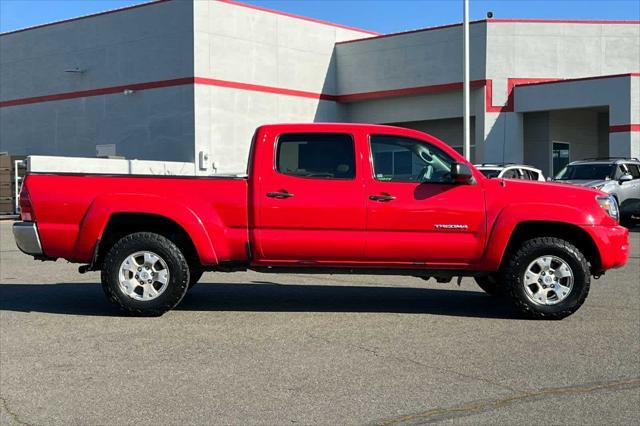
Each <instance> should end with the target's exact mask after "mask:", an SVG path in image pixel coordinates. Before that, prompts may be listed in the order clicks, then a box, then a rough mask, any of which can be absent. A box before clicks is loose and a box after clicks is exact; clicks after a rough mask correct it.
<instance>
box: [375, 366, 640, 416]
mask: <svg viewBox="0 0 640 426" xmlns="http://www.w3.org/2000/svg"><path fill="white" fill-rule="evenodd" d="M638 387H640V377H635V378H631V379H618V380H611V381H606V382H596V383H587V384H581V385H574V386H568V387H557V388H546V389H542V390H539V391H532V392H522V393H516V394H513V395H510V396H507V397H504V398H498V399H493V400H483V401H473V402H467V403H463V404H460V405H456V406H452V407H448V408H432V409H430V410H426V411H423V412H420V413H415V414H409V415H403V416H400V417H396V418H392V419H388V420H383V421H380V422H376V423H374V424H377V425H379V426H391V425H400V424H405V425H406V424H422V423H435V422H438V421H442V420H446V419H452V418H458V417H466V416H469V415H472V414H479V413H482V412H486V411H491V410H495V409H499V408H504V407H507V406H509V405H515V404H519V403H523V402H527V401H532V400H537V399H543V398H548V397H552V396H559V395H577V394H588V393H591V392H597V391H601V390H617V389H635V388H638Z"/></svg>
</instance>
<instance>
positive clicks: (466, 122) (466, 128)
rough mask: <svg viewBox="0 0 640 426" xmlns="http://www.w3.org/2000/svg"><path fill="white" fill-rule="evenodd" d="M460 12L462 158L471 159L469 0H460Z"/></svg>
mask: <svg viewBox="0 0 640 426" xmlns="http://www.w3.org/2000/svg"><path fill="white" fill-rule="evenodd" d="M462 14H463V40H464V41H463V44H464V47H463V51H464V59H463V62H462V63H463V67H464V78H463V83H462V95H463V109H464V112H463V115H462V117H463V118H462V120H463V137H464V148H463V153H464V158H466V159H467V160H469V161H471V135H470V132H471V118H470V117H469V115H470V107H469V0H462Z"/></svg>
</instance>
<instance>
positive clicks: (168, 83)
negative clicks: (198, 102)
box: [0, 77, 194, 108]
mask: <svg viewBox="0 0 640 426" xmlns="http://www.w3.org/2000/svg"><path fill="white" fill-rule="evenodd" d="M193 81H194V78H193V77H185V78H176V79H173V80H162V81H152V82H148V83H134V84H126V85H122V86H112V87H103V88H100V89H92V90H83V91H79V92H66V93H55V94H53V95H46V96H34V97H32V98H22V99H12V100H8V101H2V102H0V108H3V107H9V106H17V105H28V104H38V103H42V102H51V101H61V100H65V99H75V98H86V97H91V96H102V95H111V94H115V93H122V92H124V91H125V90H127V89H129V90H134V91H140V90H149V89H158V88H161V87H172V86H183V85H185V84H193Z"/></svg>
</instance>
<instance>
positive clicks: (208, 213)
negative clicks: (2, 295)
mask: <svg viewBox="0 0 640 426" xmlns="http://www.w3.org/2000/svg"><path fill="white" fill-rule="evenodd" d="M105 161H109V160H105ZM20 206H21V216H22V222H17V223H16V224H15V225H14V228H13V231H14V236H15V239H16V243H17V245H18V247H19V248H20V249H21V250H22V251H23V252H25V253H27V254H30V255H32V256H34V257H35V258H36V259H40V260H53V259H56V258H64V259H67V260H69V261H72V262H79V263H85V265H83V266H81V267H80V272H86V271H88V270H101V271H102V287H103V289H104V291H105V293H106V295H107V297H108V298H109V300H111V301H112V302H114V303H115V304H117V305H119V306H120V307H121V308H122V309H124V310H126V311H128V312H131V313H134V314H147V315H148V314H151V315H159V314H162V313H163V312H165V311H167V310H169V309H171V308H173V307H174V306H176V305H177V304H178V303H179V302H180V300H182V298H183V297H184V295H185V293H186V292H187V290H188V289H189V288H190V287H192V286H193V285H194V284H195V283H196V282H197V281H198V279H199V278H200V276H201V275H202V273H203V271H205V270H208V271H220V272H228V271H241V270H247V269H251V270H255V271H261V272H271V273H276V272H280V273H292V272H296V273H342V274H349V273H360V274H376V275H380V274H383V275H410V276H416V277H419V278H424V279H428V278H435V279H436V280H437V281H439V282H448V281H450V280H451V279H452V278H453V277H461V276H471V277H474V278H475V279H476V282H477V283H478V285H479V286H480V287H481V288H482V289H483V290H485V291H486V292H487V293H489V294H491V295H496V296H500V295H504V296H506V297H507V298H508V300H510V301H511V302H512V303H513V304H514V306H516V307H517V308H518V309H520V310H521V311H522V312H524V313H525V314H527V315H529V316H532V317H535V318H541V319H560V318H564V317H566V316H567V315H570V314H572V313H573V312H575V311H576V310H577V309H578V308H579V307H580V306H581V305H582V303H583V302H584V301H585V299H586V297H587V294H588V293H589V286H590V283H591V276H592V275H593V276H599V275H601V274H603V273H604V271H606V270H608V269H611V268H617V267H620V266H622V265H624V264H625V263H626V261H627V258H628V256H629V231H628V230H627V229H626V228H623V227H621V226H619V225H618V210H617V204H616V202H615V200H614V199H613V198H612V197H611V196H608V195H605V194H603V193H601V192H599V191H595V190H592V189H587V188H578V187H573V186H570V185H559V184H553V183H540V182H530V181H523V180H509V179H505V180H503V179H487V178H485V177H484V175H483V174H482V173H480V172H479V171H478V170H476V169H475V168H474V167H473V166H472V165H471V164H470V163H469V162H468V161H467V160H465V159H464V158H463V157H462V156H460V154H458V153H457V152H456V151H455V150H454V149H453V148H451V147H449V146H447V145H446V144H445V143H444V142H442V141H440V140H438V139H436V138H434V137H433V136H430V135H427V134H425V133H421V132H418V131H415V130H409V129H402V128H398V127H390V126H378V125H367V124H333V123H322V124H319V123H317V124H280V125H268V126H262V127H260V128H258V130H257V131H256V134H255V136H254V138H253V144H252V148H251V153H250V156H249V168H248V175H247V176H242V177H240V176H214V177H210V176H203V177H195V176H194V177H184V176H162V177H158V176H132V175H121V176H106V175H95V174H94V175H91V174H77V173H76V174H74V173H42V174H37V173H29V174H28V175H27V177H26V180H25V183H24V185H23V187H22V192H21V195H20Z"/></svg>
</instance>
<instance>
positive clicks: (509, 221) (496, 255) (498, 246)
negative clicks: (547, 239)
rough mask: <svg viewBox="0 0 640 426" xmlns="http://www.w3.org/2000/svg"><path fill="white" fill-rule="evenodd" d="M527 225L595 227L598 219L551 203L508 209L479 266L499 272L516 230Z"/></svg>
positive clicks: (500, 216) (496, 225)
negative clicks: (547, 224) (532, 223)
mask: <svg viewBox="0 0 640 426" xmlns="http://www.w3.org/2000/svg"><path fill="white" fill-rule="evenodd" d="M524 222H555V223H566V224H567V225H583V226H592V225H593V224H594V223H593V222H594V218H593V216H591V215H590V214H589V213H588V212H585V211H584V210H580V209H578V208H576V207H572V206H567V205H558V204H550V203H518V204H513V205H510V206H508V207H505V208H504V209H503V210H502V211H501V212H500V213H499V214H498V216H497V218H496V220H495V221H494V223H493V226H492V227H491V232H490V234H489V239H488V243H487V247H486V250H485V254H484V256H483V257H482V260H481V261H480V264H479V269H481V270H483V271H497V270H498V268H500V264H501V263H502V259H503V256H504V253H505V250H506V248H507V246H508V244H509V240H510V239H511V236H512V235H513V232H514V230H515V229H516V226H518V224H520V223H524Z"/></svg>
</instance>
